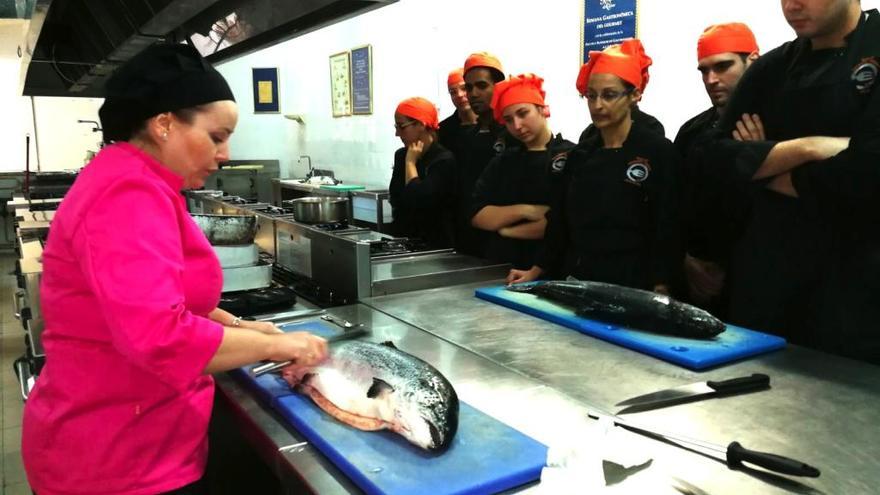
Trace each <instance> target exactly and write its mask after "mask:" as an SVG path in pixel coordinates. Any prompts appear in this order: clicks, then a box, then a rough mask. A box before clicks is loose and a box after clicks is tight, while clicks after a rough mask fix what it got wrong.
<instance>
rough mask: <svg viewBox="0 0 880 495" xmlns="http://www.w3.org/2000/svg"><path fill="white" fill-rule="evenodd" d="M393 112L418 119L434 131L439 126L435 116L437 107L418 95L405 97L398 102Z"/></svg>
mask: <svg viewBox="0 0 880 495" xmlns="http://www.w3.org/2000/svg"><path fill="white" fill-rule="evenodd" d="M394 113H399V114H401V115H406V116H407V117H409V118H411V119H415V120H418V121H419V122H421V123H422V124H425V127H426V128H428V129H431V130H434V131H436V130H437V129H439V128H440V120H439V119H438V118H437V107H435V106H434V104H433V103H431V102H430V101H428V100H426V99H424V98H420V97H418V96H415V97H412V98H407V99H405V100H403V101H402V102H400V104H399V105H397V110H395V111H394Z"/></svg>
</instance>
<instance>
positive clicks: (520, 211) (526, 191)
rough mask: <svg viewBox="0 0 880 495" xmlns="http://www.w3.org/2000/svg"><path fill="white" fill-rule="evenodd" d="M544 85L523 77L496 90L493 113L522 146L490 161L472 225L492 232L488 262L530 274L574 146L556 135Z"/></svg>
mask: <svg viewBox="0 0 880 495" xmlns="http://www.w3.org/2000/svg"><path fill="white" fill-rule="evenodd" d="M543 84H544V80H543V79H542V78H540V77H538V76H536V75H534V74H522V75H519V76H514V77H511V78H509V79H507V80H505V81H501V82H499V83H498V84H496V85H495V91H494V93H493V95H492V111H493V114H494V117H495V120H496V121H497V122H498V123H500V124H502V125H504V126H505V127H506V128H507V132H509V133H510V135H511V136H513V137H514V138H515V139H516V140H517V141H518V143H519V145H517V146H511V147H509V148H508V149H506V150H504V151H503V152H502V153H501V154H500V155H498V156H496V157H495V158H493V159H492V161H490V162H489V164H488V165H487V166H486V169H485V170H484V171H483V173H482V174H481V175H480V178H479V179H478V180H477V183H476V184H475V186H474V193H473V197H472V203H473V206H472V215H473V216H472V218H471V224H472V225H473V226H474V227H476V228H478V229H482V230H485V231H488V232H491V235H490V236H489V237H488V239H487V246H486V248H485V254H486V257H488V258H490V259H493V260H496V261H503V262H506V263H510V264H511V265H513V267H514V268H521V269H528V268H531V267H532V265H533V264H534V263H535V255H536V254H537V252H538V248H539V247H540V245H541V242H542V239H543V238H544V229H545V228H546V226H547V219H546V213H547V210H548V209H549V207H550V206H549V205H550V202H551V198H552V197H553V195H554V190H555V188H558V187H559V186H558V184H559V182H560V180H561V177H562V173H563V170H564V169H565V162H566V159H567V156H568V151H569V150H571V149H572V148H573V147H574V143H572V142H571V141H566V140H565V139H563V138H562V136H561V135H558V134H557V135H556V136H554V135H553V133H552V132H551V131H550V125H549V124H548V122H547V117H549V116H550V110H549V109H548V107H547V105H546V104H545V103H544V96H545V92H544V89H543Z"/></svg>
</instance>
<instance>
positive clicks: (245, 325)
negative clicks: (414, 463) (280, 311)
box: [22, 44, 327, 495]
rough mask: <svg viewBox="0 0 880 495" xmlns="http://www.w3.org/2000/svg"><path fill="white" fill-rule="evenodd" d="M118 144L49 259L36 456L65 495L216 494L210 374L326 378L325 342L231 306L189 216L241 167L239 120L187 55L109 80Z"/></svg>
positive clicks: (109, 115) (94, 168)
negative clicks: (223, 177)
mask: <svg viewBox="0 0 880 495" xmlns="http://www.w3.org/2000/svg"><path fill="white" fill-rule="evenodd" d="M105 93H106V99H105V101H104V104H103V106H102V107H101V109H100V117H101V123H102V126H103V129H104V140H105V142H108V143H111V142H112V144H110V145H109V146H106V147H105V148H104V149H103V150H102V151H101V152H100V153H99V154H98V155H97V156H96V157H95V158H94V160H92V161H91V162H90V163H89V164H88V165H87V166H86V167H85V168H84V169H83V170H82V172H81V173H80V175H79V177H78V178H77V180H76V183H75V184H74V185H73V187H72V188H71V189H70V191H69V192H68V194H67V195H66V196H65V198H64V201H63V203H62V204H61V207H60V208H59V209H58V212H57V214H56V216H55V217H54V219H53V221H52V230H51V235H50V237H49V241H48V244H47V246H46V249H45V251H44V253H43V279H42V287H41V293H40V297H41V303H42V307H43V310H44V313H45V323H46V327H45V332H44V333H43V344H44V347H45V350H46V365H45V366H44V367H43V370H42V372H41V373H40V376H39V379H38V380H37V382H36V386H35V388H34V390H33V391H32V393H31V395H30V397H29V398H28V401H27V404H26V406H25V409H24V418H23V424H22V457H23V459H24V466H25V470H26V472H27V476H28V481H29V483H30V485H31V488H32V489H33V490H34V491H35V492H36V493H37V494H39V495H52V494H74V493H76V494H121V493H125V494H130V495H137V494H144V495H146V494H150V495H153V494H157V493H176V494H184V493H185V494H196V493H204V490H205V487H204V482H203V481H202V477H203V474H204V470H205V463H206V459H207V450H208V442H207V429H208V420H209V418H210V416H211V407H212V400H213V395H214V381H213V379H212V378H211V373H214V372H218V371H224V370H229V369H233V368H237V367H239V366H243V365H245V364H248V363H253V362H256V361H260V360H276V361H284V360H291V359H295V360H297V361H298V362H299V363H301V364H315V363H318V362H320V361H321V360H323V359H324V358H325V357H326V354H327V345H326V342H325V341H324V340H323V339H321V338H319V337H314V336H311V335H309V334H307V333H290V334H285V333H281V332H280V331H279V330H278V329H276V328H275V327H274V326H273V325H271V324H268V323H257V322H245V321H241V319H240V318H237V317H234V316H233V315H231V314H229V313H227V312H225V311H223V310H221V309H219V308H217V303H218V301H219V298H220V290H221V286H222V272H221V270H220V265H219V263H218V261H217V258H216V256H215V254H214V252H213V249H212V248H211V246H210V245H209V244H208V241H207V239H206V238H205V236H204V234H202V232H201V231H200V230H199V228H198V227H197V226H196V224H195V223H194V222H193V220H192V219H191V218H190V216H189V214H188V213H187V211H186V206H185V202H184V199H183V196H182V195H181V192H180V191H181V189H184V188H198V187H201V186H202V185H204V182H205V179H206V178H207V177H208V176H209V175H210V174H211V173H213V172H214V171H216V170H217V166H218V163H220V162H222V161H225V160H228V159H229V138H230V135H231V134H232V132H233V130H234V129H235V124H236V121H237V119H238V110H237V107H236V104H235V101H234V98H233V95H232V91H231V90H230V89H229V86H228V84H227V83H226V81H225V80H224V79H223V76H221V75H220V73H219V72H217V71H216V70H215V69H214V68H213V67H211V65H210V64H208V63H207V62H206V61H205V60H204V59H203V58H202V57H201V56H200V55H199V54H198V52H196V50H195V49H194V48H192V47H190V46H188V45H181V44H161V45H153V46H151V47H149V48H147V49H146V50H144V51H143V52H141V53H140V54H138V55H137V56H135V57H134V58H132V59H131V60H130V61H129V62H128V63H127V64H125V65H124V66H122V67H120V68H119V69H118V70H117V71H116V73H114V75H113V76H112V77H111V78H110V79H109V80H108V81H107V84H106V86H105Z"/></svg>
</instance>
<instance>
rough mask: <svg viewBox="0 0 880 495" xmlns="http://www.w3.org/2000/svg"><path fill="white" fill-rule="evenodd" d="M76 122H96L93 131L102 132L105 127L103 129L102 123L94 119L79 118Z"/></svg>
mask: <svg viewBox="0 0 880 495" xmlns="http://www.w3.org/2000/svg"><path fill="white" fill-rule="evenodd" d="M76 123H77V124H95V125H94V127H92V132H101V131H102V130H103V129H101V124H99V123H98V122H96V121H94V120H77V121H76Z"/></svg>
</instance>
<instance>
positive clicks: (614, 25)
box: [581, 0, 638, 62]
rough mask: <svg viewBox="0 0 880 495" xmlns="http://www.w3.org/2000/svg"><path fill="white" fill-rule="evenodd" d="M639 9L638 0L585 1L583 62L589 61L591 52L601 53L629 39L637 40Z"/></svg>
mask: <svg viewBox="0 0 880 495" xmlns="http://www.w3.org/2000/svg"><path fill="white" fill-rule="evenodd" d="M637 8H638V0H584V38H583V44H582V45H581V50H582V52H583V54H582V57H581V60H582V61H583V62H586V61H587V58H589V54H590V50H594V51H601V50H603V49H605V48H606V47H608V46H609V45H614V44H617V43H620V42H621V41H623V40H625V39H627V38H635V37H636V11H637Z"/></svg>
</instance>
